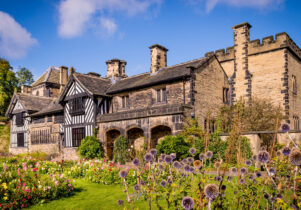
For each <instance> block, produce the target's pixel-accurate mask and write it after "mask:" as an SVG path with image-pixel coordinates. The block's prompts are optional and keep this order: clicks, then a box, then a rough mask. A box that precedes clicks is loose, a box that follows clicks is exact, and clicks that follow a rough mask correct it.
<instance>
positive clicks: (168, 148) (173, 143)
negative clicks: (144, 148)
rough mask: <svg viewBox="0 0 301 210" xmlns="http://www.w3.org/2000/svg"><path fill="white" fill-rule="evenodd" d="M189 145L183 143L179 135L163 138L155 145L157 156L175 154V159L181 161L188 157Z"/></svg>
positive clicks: (182, 138) (183, 139)
mask: <svg viewBox="0 0 301 210" xmlns="http://www.w3.org/2000/svg"><path fill="white" fill-rule="evenodd" d="M190 147H191V145H190V144H189V143H188V142H186V141H185V138H184V137H183V136H181V135H177V136H165V137H164V139H163V140H162V141H161V142H160V143H159V144H157V147H156V149H157V151H158V155H159V154H161V153H163V154H167V155H169V154H171V153H176V154H177V159H178V160H181V159H184V158H186V157H188V156H189V149H190Z"/></svg>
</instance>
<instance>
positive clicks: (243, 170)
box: [239, 168, 248, 175]
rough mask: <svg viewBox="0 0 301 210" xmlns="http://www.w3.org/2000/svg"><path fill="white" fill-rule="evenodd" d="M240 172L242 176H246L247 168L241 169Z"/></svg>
mask: <svg viewBox="0 0 301 210" xmlns="http://www.w3.org/2000/svg"><path fill="white" fill-rule="evenodd" d="M239 171H240V173H241V174H242V175H244V174H245V173H247V171H248V170H247V169H246V168H241V169H240V170H239Z"/></svg>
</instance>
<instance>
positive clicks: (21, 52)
mask: <svg viewBox="0 0 301 210" xmlns="http://www.w3.org/2000/svg"><path fill="white" fill-rule="evenodd" d="M36 43H37V40H36V39H34V38H32V36H31V34H30V33H29V32H28V31H26V29H25V28H23V27H22V26H21V25H20V24H19V23H17V22H16V21H15V20H14V18H13V17H11V16H10V15H9V14H7V13H5V12H1V11H0V57H9V58H20V57H23V56H25V55H26V52H27V50H28V49H29V48H30V47H31V46H33V45H35V44H36Z"/></svg>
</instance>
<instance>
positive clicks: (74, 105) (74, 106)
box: [70, 97, 85, 114]
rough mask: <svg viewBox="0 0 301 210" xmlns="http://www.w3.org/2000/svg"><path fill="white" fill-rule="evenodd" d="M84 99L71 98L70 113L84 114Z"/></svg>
mask: <svg viewBox="0 0 301 210" xmlns="http://www.w3.org/2000/svg"><path fill="white" fill-rule="evenodd" d="M84 112H85V107H84V99H83V98H82V97H79V98H74V99H72V100H71V106H70V113H71V114H84Z"/></svg>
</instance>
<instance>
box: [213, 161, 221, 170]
mask: <svg viewBox="0 0 301 210" xmlns="http://www.w3.org/2000/svg"><path fill="white" fill-rule="evenodd" d="M220 166H221V162H219V161H217V162H215V163H214V167H215V168H217V169H218V168H219V167H220Z"/></svg>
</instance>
